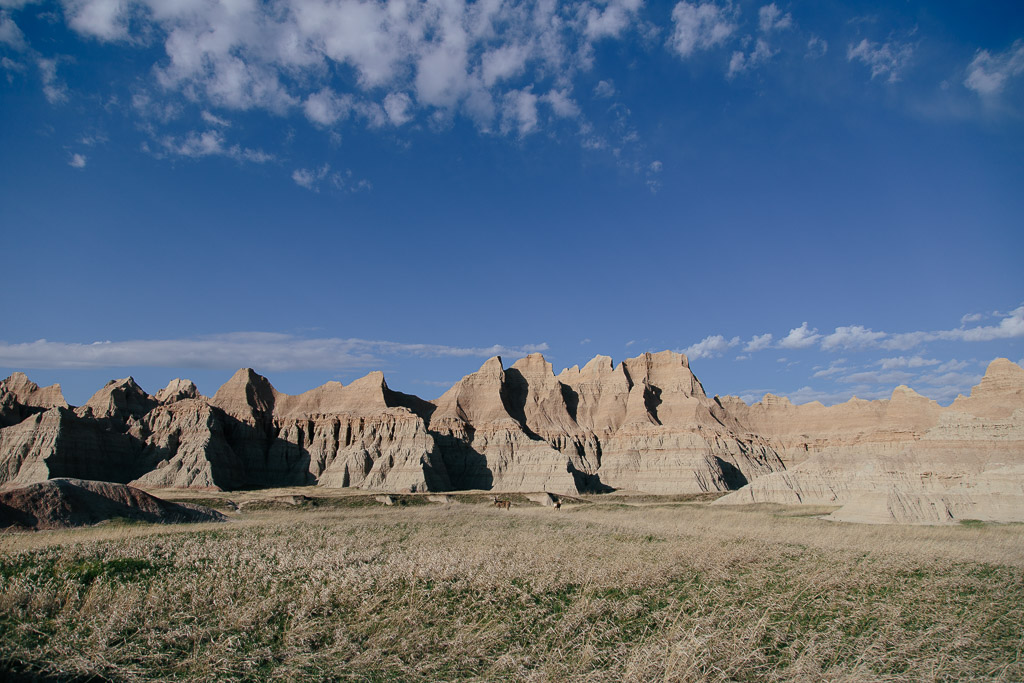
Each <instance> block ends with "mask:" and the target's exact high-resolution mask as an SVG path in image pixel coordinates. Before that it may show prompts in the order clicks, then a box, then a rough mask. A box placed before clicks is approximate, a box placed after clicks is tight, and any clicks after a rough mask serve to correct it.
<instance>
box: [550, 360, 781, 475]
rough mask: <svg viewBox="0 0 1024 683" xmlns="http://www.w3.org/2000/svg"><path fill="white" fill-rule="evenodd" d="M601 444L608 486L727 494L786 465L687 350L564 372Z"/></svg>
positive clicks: (579, 414)
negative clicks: (711, 393) (705, 379)
mask: <svg viewBox="0 0 1024 683" xmlns="http://www.w3.org/2000/svg"><path fill="white" fill-rule="evenodd" d="M559 379H560V380H562V382H563V383H564V385H565V387H566V388H567V393H568V394H569V395H570V397H571V401H572V402H573V403H574V404H575V413H576V416H577V420H578V421H579V423H580V424H585V425H587V430H586V433H587V435H588V437H590V440H591V441H593V442H595V443H596V444H597V445H598V454H599V457H598V461H599V463H598V464H599V468H598V470H597V471H596V473H597V474H599V476H600V480H601V482H602V483H603V484H605V485H607V486H611V487H614V488H625V489H634V490H640V491H647V492H651V493H697V492H704V491H728V490H730V489H734V488H737V487H738V486H742V485H743V484H745V483H746V482H747V481H750V480H751V479H754V478H756V477H759V476H761V475H763V474H767V473H769V472H774V471H776V470H781V469H783V465H782V461H781V460H780V459H779V457H778V455H777V454H776V453H775V452H774V451H773V450H772V447H771V446H770V445H769V444H768V443H767V442H766V441H765V440H764V439H762V438H760V437H758V436H757V435H756V434H751V433H749V430H747V429H746V428H744V427H743V426H742V425H740V424H739V423H738V422H737V421H736V420H735V419H734V418H733V417H732V416H731V415H730V414H729V413H728V411H726V410H725V409H724V408H723V407H722V405H721V404H720V403H719V402H717V401H716V400H714V399H709V398H708V397H707V395H706V394H705V393H704V388H703V386H701V383H700V382H699V381H698V380H697V378H696V377H695V376H694V375H693V373H692V372H691V371H690V367H689V363H688V362H687V360H686V357H685V356H683V355H682V354H678V353H673V352H671V351H662V352H661V353H655V354H650V353H645V354H643V355H641V356H638V357H636V358H631V359H629V360H626V361H624V362H623V363H622V364H621V365H620V366H618V367H617V368H612V367H611V361H610V359H608V358H607V357H601V356H599V357H598V358H595V359H594V361H591V362H590V363H588V364H587V365H586V366H585V367H584V368H583V370H582V371H576V370H575V369H570V370H566V371H563V372H562V374H561V375H559Z"/></svg>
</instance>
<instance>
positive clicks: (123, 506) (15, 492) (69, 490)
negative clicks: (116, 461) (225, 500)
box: [0, 479, 227, 529]
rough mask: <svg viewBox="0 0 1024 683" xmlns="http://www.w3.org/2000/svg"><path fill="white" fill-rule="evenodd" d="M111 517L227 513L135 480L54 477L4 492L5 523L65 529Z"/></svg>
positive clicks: (188, 518) (160, 518)
mask: <svg viewBox="0 0 1024 683" xmlns="http://www.w3.org/2000/svg"><path fill="white" fill-rule="evenodd" d="M111 519H128V520H135V521H142V522H150V523H159V524H173V523H181V522H223V521H224V520H225V519H227V518H226V517H224V515H222V514H221V513H219V512H217V511H216V510H211V509H209V508H205V507H202V506H200V505H193V504H192V503H171V502H169V501H166V500H162V499H160V498H157V497H156V496H151V495H150V494H148V493H146V492H145V491H140V490H139V489H136V488H132V487H131V486H125V485H123V484H111V483H108V482H103V481H84V480H81V479H50V480H48V481H43V482H39V483H36V484H30V485H28V486H25V487H22V488H16V489H12V490H8V491H2V492H0V528H4V527H10V526H14V527H22V528H27V529H63V528H67V527H73V526H84V525H87V524H97V523H99V522H104V521H107V520H111Z"/></svg>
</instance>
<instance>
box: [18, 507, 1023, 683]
mask: <svg viewBox="0 0 1024 683" xmlns="http://www.w3.org/2000/svg"><path fill="white" fill-rule="evenodd" d="M804 512H805V510H804V509H794V508H783V507H780V506H758V507H751V508H733V507H727V508H721V507H716V506H708V505H706V504H704V503H700V502H689V503H685V502H682V503H681V502H666V503H665V504H664V505H655V504H651V501H647V500H644V501H642V502H641V503H640V504H638V505H635V506H633V505H628V504H622V501H617V502H615V503H614V504H603V503H601V502H593V503H592V504H585V505H579V504H577V505H570V506H567V508H563V510H562V511H560V512H556V511H554V510H550V509H545V508H540V507H526V506H522V507H518V508H515V507H514V508H513V509H512V510H511V511H502V510H496V509H494V508H493V507H490V506H488V505H487V504H484V503H482V504H472V503H460V504H453V505H438V504H433V505H410V506H405V507H388V508H385V507H383V506H377V507H370V506H362V505H352V506H347V507H331V506H328V505H319V506H307V507H303V508H302V509H295V510H290V511H279V510H263V511H254V512H245V513H242V514H238V515H236V516H234V517H233V518H232V520H231V521H230V522H229V523H227V524H219V525H217V524H205V525H183V526H177V527H167V526H125V527H93V528H88V529H80V530H74V531H61V532H40V533H35V534H27V533H19V534H10V533H8V534H4V535H3V536H0V660H2V662H3V664H0V666H7V667H8V669H11V670H16V671H23V672H24V671H32V672H38V673H40V674H45V675H47V676H52V677H55V678H56V679H57V680H61V679H62V678H63V679H71V678H73V677H76V676H101V677H104V678H107V679H112V680H118V681H139V680H180V681H208V680H236V681H262V680H274V681H277V680H281V681H287V680H324V679H340V680H359V681H378V680H411V681H447V680H530V681H584V680H585V681H620V680H626V681H650V680H668V681H689V680H739V681H752V680H835V681H840V680H890V681H904V680H963V679H991V680H1021V679H1022V678H1024V663H1022V659H1021V651H1022V647H1024V630H1022V628H1021V624H1024V526H1021V525H990V524H972V525H961V526H950V527H899V526H884V527H882V526H879V527H872V526H862V525H847V524H837V523H832V522H826V521H823V520H820V519H817V518H815V517H809V516H805V515H803V513H804ZM820 512H827V509H823V510H822V511H820ZM0 674H2V672H0ZM0 677H2V676H0Z"/></svg>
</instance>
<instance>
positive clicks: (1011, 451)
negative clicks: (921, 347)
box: [717, 359, 1024, 523]
mask: <svg viewBox="0 0 1024 683" xmlns="http://www.w3.org/2000/svg"><path fill="white" fill-rule="evenodd" d="M740 404H742V402H740ZM740 404H736V403H735V402H734V401H730V402H728V403H727V405H730V406H731V407H732V411H733V412H734V414H736V415H737V416H738V417H739V418H740V419H741V420H743V421H744V422H745V424H747V425H748V426H749V427H750V428H751V429H753V430H756V431H757V432H758V433H760V434H762V435H764V436H765V437H767V438H768V439H769V440H770V441H772V442H773V443H775V444H776V445H777V449H778V451H779V452H780V453H781V454H783V456H784V458H785V459H786V464H787V469H786V470H785V471H783V472H777V473H774V474H770V475H768V476H765V477H761V478H759V479H757V480H756V481H753V482H751V483H750V484H749V485H747V486H745V487H743V488H741V489H740V490H738V491H736V492H735V493H731V494H729V495H728V496H725V497H724V498H721V499H719V500H718V501H717V504H722V505H728V504H737V503H754V502H772V503H791V504H795V503H802V504H818V505H835V506H840V507H839V509H838V510H836V511H835V512H833V513H832V514H831V515H830V517H831V518H832V519H836V520H845V521H867V522H876V523H882V522H914V523H946V522H951V521H954V520H957V519H982V520H1000V521H1024V370H1022V369H1021V368H1020V367H1018V366H1017V365H1015V364H1014V363H1011V362H1010V361H1008V360H1005V359H999V360H996V361H993V362H992V363H991V365H989V368H988V370H987V372H986V373H985V377H984V378H983V379H982V381H981V383H980V384H979V385H978V386H976V387H975V388H974V390H973V391H972V392H971V395H970V396H969V397H963V396H961V397H959V398H957V400H956V401H954V402H953V404H952V405H950V406H949V407H948V408H943V407H941V406H939V405H938V404H936V403H935V402H934V401H930V400H928V399H927V398H924V397H923V396H920V395H919V394H917V393H915V392H914V391H913V390H911V389H909V388H907V387H902V386H901V387H897V388H896V390H895V391H893V394H892V398H890V399H888V400H880V401H862V400H858V399H852V400H850V401H849V402H847V403H843V404H840V405H835V406H831V407H828V408H826V407H825V406H823V405H821V404H820V403H810V404H806V405H802V406H793V405H792V404H790V403H789V402H788V401H786V400H785V399H779V398H777V397H774V396H771V395H769V396H766V397H765V400H763V401H761V402H760V403H757V404H754V405H753V406H750V407H749V408H747V410H746V412H744V410H743V405H745V404H743V405H740Z"/></svg>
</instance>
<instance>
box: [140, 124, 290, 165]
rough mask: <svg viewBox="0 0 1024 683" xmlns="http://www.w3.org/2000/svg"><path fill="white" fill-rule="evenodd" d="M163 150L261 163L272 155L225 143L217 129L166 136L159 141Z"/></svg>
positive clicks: (176, 154) (193, 156)
mask: <svg viewBox="0 0 1024 683" xmlns="http://www.w3.org/2000/svg"><path fill="white" fill-rule="evenodd" d="M159 142H160V145H161V146H162V148H163V150H164V151H165V152H166V153H167V154H170V155H172V156H181V157H188V158H190V159H200V158H203V157H211V156H224V157H228V158H230V159H234V160H235V161H246V162H250V163H254V164H263V163H266V162H268V161H271V160H272V159H273V158H274V157H273V155H271V154H267V153H266V152H264V151H263V150H259V149H249V148H246V147H241V146H240V145H230V146H228V145H226V144H225V140H224V135H223V134H222V133H221V132H220V131H217V130H207V131H203V132H201V133H200V132H198V131H192V132H190V133H187V134H186V135H185V136H184V137H180V138H176V137H173V136H166V137H164V138H162V139H161V140H160V141H159Z"/></svg>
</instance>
